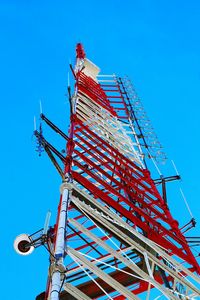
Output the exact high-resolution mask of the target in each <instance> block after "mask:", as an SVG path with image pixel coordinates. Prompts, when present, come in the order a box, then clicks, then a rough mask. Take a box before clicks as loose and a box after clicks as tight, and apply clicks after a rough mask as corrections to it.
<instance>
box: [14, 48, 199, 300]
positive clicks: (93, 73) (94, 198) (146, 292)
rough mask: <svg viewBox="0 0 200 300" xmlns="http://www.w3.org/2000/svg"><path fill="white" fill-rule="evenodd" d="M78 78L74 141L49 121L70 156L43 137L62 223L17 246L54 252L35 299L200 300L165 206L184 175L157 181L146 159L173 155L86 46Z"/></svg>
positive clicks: (187, 253)
mask: <svg viewBox="0 0 200 300" xmlns="http://www.w3.org/2000/svg"><path fill="white" fill-rule="evenodd" d="M72 72H73V75H74V78H75V87H74V92H73V93H72V96H71V90H70V89H69V101H70V111H71V115H70V130H69V134H68V135H67V134H65V133H64V132H63V131H62V130H60V129H59V128H58V127H57V126H56V125H55V124H54V123H52V122H51V121H50V120H49V119H48V118H47V117H46V116H45V115H44V114H43V113H42V114H41V119H42V120H43V122H45V123H46V124H47V125H48V126H49V127H50V128H51V129H53V131H55V132H56V133H58V134H59V135H60V137H61V139H62V140H63V141H64V142H65V143H66V150H65V154H63V153H62V152H59V151H58V150H57V149H56V148H55V147H54V146H53V145H52V144H51V143H49V142H48V141H47V140H46V139H45V138H44V135H43V131H42V130H41V129H40V131H37V130H35V136H36V137H37V140H38V145H39V147H40V149H41V147H42V149H44V150H45V151H46V153H47V154H48V156H49V158H50V159H51V161H52V162H53V164H54V165H55V167H56V169H57V171H58V172H59V174H60V176H61V178H62V184H61V189H60V191H61V197H60V203H59V206H58V213H57V221H56V224H55V226H53V227H49V229H48V230H47V229H45V230H41V231H38V232H36V233H35V234H33V235H31V236H27V235H26V236H25V240H23V237H24V236H23V237H20V238H19V237H18V240H17V242H16V243H15V248H16V249H17V250H18V253H20V251H22V252H23V250H24V252H27V254H29V252H32V248H33V247H35V248H36V247H37V246H40V245H44V246H45V247H46V249H47V250H48V251H49V253H50V267H49V274H48V280H47V288H46V291H45V292H42V293H41V294H40V295H38V296H37V298H36V299H37V300H58V299H63V300H67V299H79V300H81V299H84V300H87V299H102V300H103V299H114V300H123V299H124V300H125V299H134V300H137V299H146V300H148V299H159V298H161V297H162V296H164V297H165V299H173V300H175V299H197V298H198V297H199V296H200V290H199V287H200V279H199V273H200V267H199V264H198V262H197V260H196V258H195V256H194V254H193V253H192V251H191V248H190V245H189V242H188V239H187V238H186V237H185V236H184V234H183V232H182V231H181V228H180V227H179V223H178V222H177V221H176V220H175V219H174V217H173V216H172V214H171V212H170V209H169V207H168V204H167V195H166V183H167V182H168V181H172V180H176V179H179V178H180V176H179V175H176V176H171V177H164V176H160V177H159V178H158V179H156V180H153V179H152V178H151V174H150V170H149V169H148V160H149V159H154V161H157V162H160V161H163V159H165V155H164V154H163V153H162V151H161V146H160V143H159V142H158V140H157V137H156V136H155V134H154V131H153V130H152V127H151V125H150V122H149V120H148V119H147V116H146V114H145V112H144V109H143V106H142V104H141V101H140V99H139V98H138V96H137V94H136V92H135V90H134V88H133V86H132V84H131V83H130V80H129V79H128V78H121V77H118V76H116V75H99V72H100V69H99V68H98V67H97V66H96V65H95V64H93V63H92V62H91V61H90V60H88V59H87V58H86V55H85V52H84V50H83V46H82V45H81V44H80V43H79V44H77V47H76V64H75V67H74V68H72ZM158 185H160V186H161V187H162V193H160V192H159V190H158V188H157V186H158ZM45 224H46V222H45ZM190 240H192V242H193V238H192V237H191V238H190ZM22 241H23V243H22ZM195 241H196V240H195ZM20 243H21V244H20ZM19 244H20V246H21V248H20V249H21V250H19V247H18V245H19ZM186 277H187V278H186Z"/></svg>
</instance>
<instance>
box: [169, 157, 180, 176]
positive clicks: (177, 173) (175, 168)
mask: <svg viewBox="0 0 200 300" xmlns="http://www.w3.org/2000/svg"><path fill="white" fill-rule="evenodd" d="M171 162H172V165H173V167H174V170H175V172H176V175H178V176H179V172H178V170H177V167H176V165H175V163H174V161H173V160H171Z"/></svg>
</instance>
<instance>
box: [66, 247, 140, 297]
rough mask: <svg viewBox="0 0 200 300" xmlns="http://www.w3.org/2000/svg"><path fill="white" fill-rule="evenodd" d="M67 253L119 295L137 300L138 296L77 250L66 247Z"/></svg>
mask: <svg viewBox="0 0 200 300" xmlns="http://www.w3.org/2000/svg"><path fill="white" fill-rule="evenodd" d="M68 254H69V256H71V258H72V259H73V256H74V257H75V258H76V259H77V260H78V261H79V262H80V263H81V264H82V265H83V266H84V267H85V268H87V269H89V270H90V271H92V272H93V273H94V274H95V275H97V276H98V277H99V278H101V279H102V280H103V281H105V282H106V283H108V284H109V285H110V286H112V287H113V288H114V289H115V290H116V291H118V292H119V293H120V294H121V295H123V296H125V297H126V298H127V299H128V300H139V298H138V297H137V296H136V295H134V294H132V293H131V291H129V290H128V289H127V288H126V287H124V286H123V285H121V284H120V283H119V282H117V281H116V280H115V279H113V278H112V277H111V276H109V275H108V274H106V273H105V272H103V271H102V270H101V269H100V268H98V267H97V266H95V265H94V264H93V263H92V262H91V261H89V260H88V259H87V258H85V257H84V256H83V255H81V254H80V253H79V252H78V251H76V250H74V249H72V248H70V247H68Z"/></svg>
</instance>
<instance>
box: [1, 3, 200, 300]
mask: <svg viewBox="0 0 200 300" xmlns="http://www.w3.org/2000/svg"><path fill="white" fill-rule="evenodd" d="M199 15H200V3H199V1H197V0H196V1H195V0H192V1H190V2H188V1H178V0H174V1H158V0H157V1H156V0H152V1H150V0H149V1H147V0H146V1H145V0H138V1H136V0H124V1H120V0H115V1H114V0H110V1H106V0H102V1H94V0H93V1H89V0H85V1H80V0H77V1H76V2H73V1H56V2H55V1H51V0H50V1H45V0H44V1H37V0H36V1H20V0H18V1H14V0H10V1H4V0H1V1H0V23H1V24H0V31H1V39H0V51H1V56H0V60H1V75H0V76H1V78H0V80H1V110H0V113H1V117H0V126H1V184H2V187H1V196H2V200H1V210H0V213H1V218H0V222H1V233H0V234H1V247H0V257H1V272H0V282H1V284H2V287H3V288H2V289H1V295H2V293H3V295H2V299H4V300H10V299H12V298H13V296H14V298H15V299H20V300H25V299H34V298H35V296H36V295H37V294H38V293H40V292H41V291H43V290H44V289H45V283H46V276H47V268H48V255H47V253H46V252H45V250H44V249H42V248H40V249H37V250H36V251H35V252H34V253H33V254H32V255H31V256H29V257H20V256H18V255H17V254H16V253H15V252H14V250H13V240H14V238H15V236H16V235H18V234H20V233H23V232H27V233H32V232H34V231H36V230H38V229H40V228H41V227H43V223H44V219H45V215H46V212H47V210H48V209H50V210H52V212H53V216H52V224H53V223H54V220H55V212H56V208H57V204H58V200H59V185H60V178H59V177H58V176H57V174H56V171H55V170H54V168H53V166H52V165H51V164H50V162H49V161H48V158H47V157H46V156H45V155H43V156H42V157H41V158H39V157H38V155H37V154H36V153H35V151H34V150H35V143H34V140H33V138H32V131H33V116H34V115H39V101H40V99H41V100H42V105H43V111H44V113H45V114H46V115H47V116H48V117H49V118H50V119H52V121H55V123H56V124H58V125H60V126H61V127H62V129H63V130H65V129H66V131H67V128H68V124H69V122H68V117H69V110H68V104H67V99H66V97H65V94H66V89H67V73H68V69H69V68H68V64H69V62H70V61H71V62H72V63H73V62H74V57H75V55H74V50H75V44H76V43H77V42H82V43H83V44H84V47H85V51H86V53H87V57H88V58H89V59H91V60H92V61H94V62H95V63H96V64H97V65H98V66H100V68H101V70H102V73H104V74H109V73H116V74H118V75H120V76H123V75H129V77H130V78H131V79H132V81H133V83H134V85H135V87H136V90H137V92H138V94H139V95H140V97H141V99H142V101H143V104H144V106H145V108H146V111H147V114H148V116H149V117H150V119H151V121H152V124H153V126H154V128H155V130H156V133H157V135H158V136H159V140H160V141H161V143H162V144H163V146H164V149H165V152H166V154H167V156H168V157H169V159H173V160H174V161H175V163H176V165H177V168H178V170H179V171H180V173H181V175H182V181H181V183H180V184H181V187H182V189H183V191H184V193H185V195H186V197H187V200H188V202H189V204H190V208H191V210H192V212H193V214H194V216H195V218H196V220H197V221H199V223H200V214H199V208H200V205H199V195H200V186H199V180H200V175H199V170H200V158H199V146H200V141H199V129H200V118H199V110H200V104H199V101H200V89H199V83H200V54H199V53H200V36H199V30H200V18H199ZM163 170H164V168H163ZM170 171H171V172H170ZM165 172H166V174H167V175H168V174H169V173H173V174H174V172H173V168H172V167H171V166H170V163H168V165H167V166H166V171H165ZM172 184H173V189H172V190H171V191H170V200H169V203H170V206H171V208H172V211H173V215H174V216H175V217H177V218H178V219H179V220H181V222H182V224H184V221H187V220H189V215H188V213H187V210H186V209H185V206H184V203H183V201H182V199H181V197H180V195H179V193H178V192H177V190H178V187H179V184H178V185H176V187H177V189H175V187H174V183H172ZM191 234H196V235H199V230H198V229H196V230H195V231H194V232H192V233H191Z"/></svg>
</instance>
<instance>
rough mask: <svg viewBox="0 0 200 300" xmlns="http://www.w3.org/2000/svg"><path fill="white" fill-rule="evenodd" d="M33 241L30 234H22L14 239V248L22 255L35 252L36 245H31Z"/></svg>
mask: <svg viewBox="0 0 200 300" xmlns="http://www.w3.org/2000/svg"><path fill="white" fill-rule="evenodd" d="M31 242H32V240H31V238H30V237H29V236H28V234H25V233H23V234H20V235H18V236H17V237H16V239H15V241H14V249H15V251H16V252H17V253H18V254H20V255H29V254H31V253H32V252H33V250H34V247H33V246H31V245H30V243H31Z"/></svg>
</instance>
